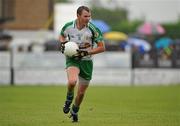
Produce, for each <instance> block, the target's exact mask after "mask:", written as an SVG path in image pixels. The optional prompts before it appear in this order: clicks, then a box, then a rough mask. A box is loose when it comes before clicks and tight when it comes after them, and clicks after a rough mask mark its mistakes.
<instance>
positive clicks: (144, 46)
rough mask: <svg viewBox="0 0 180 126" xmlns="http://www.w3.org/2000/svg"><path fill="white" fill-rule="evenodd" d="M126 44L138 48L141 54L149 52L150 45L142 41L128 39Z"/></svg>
mask: <svg viewBox="0 0 180 126" xmlns="http://www.w3.org/2000/svg"><path fill="white" fill-rule="evenodd" d="M127 43H128V44H129V45H131V46H135V47H138V49H139V51H140V52H142V53H144V52H147V51H150V50H151V45H150V43H149V42H148V41H146V40H144V39H138V38H128V40H127Z"/></svg>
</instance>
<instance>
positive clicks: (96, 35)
mask: <svg viewBox="0 0 180 126" xmlns="http://www.w3.org/2000/svg"><path fill="white" fill-rule="evenodd" d="M89 28H90V30H91V32H92V34H93V37H92V39H93V42H95V43H98V42H104V39H103V35H102V32H101V31H100V30H99V28H97V27H96V26H95V25H94V24H92V23H91V22H90V24H89Z"/></svg>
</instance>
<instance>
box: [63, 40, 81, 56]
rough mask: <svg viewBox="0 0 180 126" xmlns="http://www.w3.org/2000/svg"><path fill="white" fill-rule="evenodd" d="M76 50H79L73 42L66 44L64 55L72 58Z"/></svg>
mask: <svg viewBox="0 0 180 126" xmlns="http://www.w3.org/2000/svg"><path fill="white" fill-rule="evenodd" d="M77 49H79V47H78V44H77V43H75V42H72V41H70V42H67V43H66V44H65V48H64V54H65V55H66V56H69V57H72V56H73V55H75V54H77Z"/></svg>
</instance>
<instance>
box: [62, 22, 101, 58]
mask: <svg viewBox="0 0 180 126" xmlns="http://www.w3.org/2000/svg"><path fill="white" fill-rule="evenodd" d="M60 34H61V35H62V36H64V37H65V38H66V39H67V40H68V41H73V42H76V43H77V44H78V45H79V48H80V49H82V50H86V51H88V50H90V49H91V48H93V47H94V46H95V45H96V44H97V43H98V42H103V37H102V33H101V31H100V30H99V29H98V28H97V27H96V26H95V25H93V24H92V23H91V22H89V23H88V25H87V27H84V28H83V29H81V30H79V29H78V28H77V26H76V20H74V21H71V22H68V23H66V24H65V25H64V26H63V28H62V30H61V33H60ZM91 59H92V58H91V56H90V55H88V56H85V57H83V58H82V60H91Z"/></svg>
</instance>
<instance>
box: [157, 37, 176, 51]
mask: <svg viewBox="0 0 180 126" xmlns="http://www.w3.org/2000/svg"><path fill="white" fill-rule="evenodd" d="M171 44H173V40H172V39H170V38H168V37H163V38H160V39H159V40H157V41H156V42H155V47H156V48H157V49H161V48H162V49H164V48H167V47H169V46H170V45H171Z"/></svg>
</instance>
